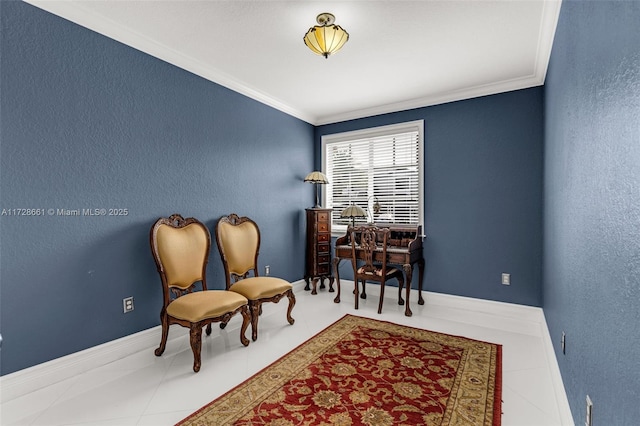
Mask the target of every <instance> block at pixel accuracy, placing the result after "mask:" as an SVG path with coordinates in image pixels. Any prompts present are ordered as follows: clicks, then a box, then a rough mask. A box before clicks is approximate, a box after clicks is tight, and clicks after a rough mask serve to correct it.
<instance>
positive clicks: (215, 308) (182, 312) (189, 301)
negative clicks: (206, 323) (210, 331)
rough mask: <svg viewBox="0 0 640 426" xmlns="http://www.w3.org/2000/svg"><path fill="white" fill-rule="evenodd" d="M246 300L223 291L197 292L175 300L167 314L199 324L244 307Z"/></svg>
mask: <svg viewBox="0 0 640 426" xmlns="http://www.w3.org/2000/svg"><path fill="white" fill-rule="evenodd" d="M247 303H249V302H248V300H247V298H246V297H244V296H242V295H241V294H238V293H234V292H231V291H225V290H207V291H197V292H194V293H189V294H185V295H184V296H182V297H179V298H177V299H176V300H174V301H173V302H171V303H170V304H169V306H167V313H168V314H169V315H171V316H172V317H174V318H178V319H181V320H185V321H189V322H199V321H202V320H204V319H207V318H215V317H219V316H221V315H223V314H225V313H226V312H233V311H235V310H236V309H238V308H239V307H240V306H242V305H246V304H247Z"/></svg>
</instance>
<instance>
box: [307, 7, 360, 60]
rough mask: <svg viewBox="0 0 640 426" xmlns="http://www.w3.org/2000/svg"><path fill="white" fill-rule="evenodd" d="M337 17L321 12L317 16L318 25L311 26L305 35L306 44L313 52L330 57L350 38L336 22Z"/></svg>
mask: <svg viewBox="0 0 640 426" xmlns="http://www.w3.org/2000/svg"><path fill="white" fill-rule="evenodd" d="M335 21H336V17H335V16H333V14H331V13H321V14H319V15H318V16H317V17H316V22H318V25H316V26H314V27H311V28H309V31H307V33H306V34H305V36H304V44H306V45H307V47H308V48H309V49H311V51H313V53H315V54H317V55H322V56H324V57H325V58H328V57H329V55H331V54H332V53H335V52H337V51H338V50H340V49H341V48H342V46H344V44H345V43H346V42H347V41H348V40H349V33H347V32H346V31H345V30H343V29H342V27H340V26H339V25H336V24H334V22H335Z"/></svg>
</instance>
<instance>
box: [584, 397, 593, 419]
mask: <svg viewBox="0 0 640 426" xmlns="http://www.w3.org/2000/svg"><path fill="white" fill-rule="evenodd" d="M584 426H593V402H591V398H589V395H587V416H586V419H585V421H584Z"/></svg>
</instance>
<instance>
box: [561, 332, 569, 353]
mask: <svg viewBox="0 0 640 426" xmlns="http://www.w3.org/2000/svg"><path fill="white" fill-rule="evenodd" d="M560 343H561V346H562V355H565V354H566V353H567V352H566V351H565V348H566V343H567V335H566V334H565V333H564V331H563V332H562V340H561V341H560Z"/></svg>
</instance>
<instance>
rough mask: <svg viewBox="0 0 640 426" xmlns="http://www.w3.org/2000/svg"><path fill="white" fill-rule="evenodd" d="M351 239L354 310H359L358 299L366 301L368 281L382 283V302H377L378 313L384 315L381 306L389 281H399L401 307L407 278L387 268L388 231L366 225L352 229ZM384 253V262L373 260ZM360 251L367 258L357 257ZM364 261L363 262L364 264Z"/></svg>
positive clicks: (396, 270) (397, 271)
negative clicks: (403, 288) (379, 251)
mask: <svg viewBox="0 0 640 426" xmlns="http://www.w3.org/2000/svg"><path fill="white" fill-rule="evenodd" d="M349 232H350V239H351V263H352V265H353V281H354V283H355V289H354V294H355V309H358V299H359V298H362V299H366V298H367V293H366V282H367V281H376V282H378V283H380V301H379V302H378V313H379V314H380V313H382V303H383V301H384V286H385V283H386V281H388V280H389V279H393V278H395V279H397V280H398V294H399V300H398V304H400V305H402V304H403V302H404V301H402V303H401V302H400V301H401V300H402V296H401V294H402V287H403V286H404V275H403V272H402V271H401V270H400V269H397V268H394V267H387V246H388V238H389V232H390V230H389V228H378V227H377V226H375V225H363V226H358V227H349ZM378 249H381V250H382V256H381V258H382V261H380V262H376V261H375V260H374V256H375V252H376V251H377V250H378ZM358 251H360V252H362V253H363V257H364V259H362V257H360V256H358ZM363 261H364V263H363ZM360 282H361V283H362V293H360V292H359V283H360Z"/></svg>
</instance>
